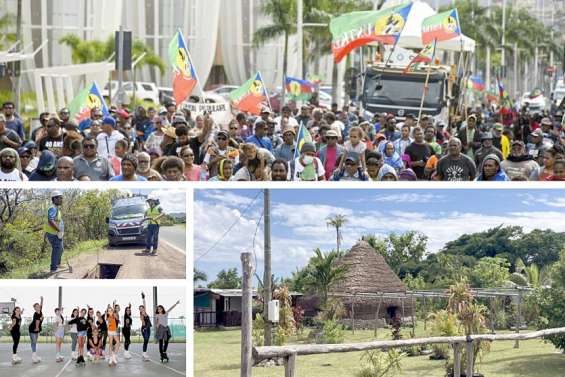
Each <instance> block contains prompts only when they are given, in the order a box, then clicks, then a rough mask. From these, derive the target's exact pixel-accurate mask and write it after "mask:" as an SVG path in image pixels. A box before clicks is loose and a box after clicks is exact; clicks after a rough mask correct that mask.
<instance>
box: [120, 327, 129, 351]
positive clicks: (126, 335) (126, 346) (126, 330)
mask: <svg viewBox="0 0 565 377" xmlns="http://www.w3.org/2000/svg"><path fill="white" fill-rule="evenodd" d="M122 333H123V334H124V349H125V350H126V351H128V350H129V345H130V344H131V340H130V336H131V333H130V329H129V328H126V327H124V328H123V329H122Z"/></svg>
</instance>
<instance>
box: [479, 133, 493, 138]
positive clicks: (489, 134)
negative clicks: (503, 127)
mask: <svg viewBox="0 0 565 377" xmlns="http://www.w3.org/2000/svg"><path fill="white" fill-rule="evenodd" d="M481 140H492V134H491V133H490V132H483V134H482V135H481Z"/></svg>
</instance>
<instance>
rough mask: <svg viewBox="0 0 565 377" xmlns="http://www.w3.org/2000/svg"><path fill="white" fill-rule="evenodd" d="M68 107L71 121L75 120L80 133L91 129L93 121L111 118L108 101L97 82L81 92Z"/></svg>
mask: <svg viewBox="0 0 565 377" xmlns="http://www.w3.org/2000/svg"><path fill="white" fill-rule="evenodd" d="M68 107H69V112H70V119H74V121H75V122H76V123H77V124H78V125H79V126H78V128H79V130H80V131H84V130H86V129H88V128H90V125H91V123H92V122H93V121H95V120H101V119H102V118H103V117H109V116H110V112H109V111H108V107H107V106H106V101H105V100H104V98H103V97H102V95H101V94H100V90H99V89H98V85H96V83H95V82H93V83H92V84H90V86H87V87H86V88H84V89H83V90H81V91H80V92H79V93H78V94H77V95H76V96H75V98H74V99H73V100H72V101H71V103H70V104H69V106H68Z"/></svg>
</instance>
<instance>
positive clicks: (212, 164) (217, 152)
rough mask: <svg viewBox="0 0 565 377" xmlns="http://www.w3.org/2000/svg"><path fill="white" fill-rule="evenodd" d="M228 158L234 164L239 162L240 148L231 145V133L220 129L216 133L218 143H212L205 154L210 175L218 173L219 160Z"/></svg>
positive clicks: (205, 161)
mask: <svg viewBox="0 0 565 377" xmlns="http://www.w3.org/2000/svg"><path fill="white" fill-rule="evenodd" d="M224 158H227V159H229V160H231V161H232V163H233V166H235V165H237V164H239V149H236V148H233V147H230V146H229V133H228V131H225V130H220V131H218V133H217V134H216V143H215V144H211V145H210V146H209V147H208V150H207V151H206V155H205V156H204V164H206V165H207V166H208V172H209V176H210V177H214V176H216V175H217V174H218V162H220V161H221V160H223V159H224Z"/></svg>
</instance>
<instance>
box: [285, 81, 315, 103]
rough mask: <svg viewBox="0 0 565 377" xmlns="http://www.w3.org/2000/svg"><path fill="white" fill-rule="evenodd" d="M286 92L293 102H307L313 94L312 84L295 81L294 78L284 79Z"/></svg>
mask: <svg viewBox="0 0 565 377" xmlns="http://www.w3.org/2000/svg"><path fill="white" fill-rule="evenodd" d="M284 81H285V87H286V92H287V93H288V94H289V96H290V97H291V98H292V99H294V100H300V101H307V100H309V99H310V98H311V97H312V94H314V84H312V83H311V82H310V81H307V80H300V79H295V78H294V77H286V78H285V80H284Z"/></svg>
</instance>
